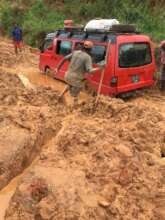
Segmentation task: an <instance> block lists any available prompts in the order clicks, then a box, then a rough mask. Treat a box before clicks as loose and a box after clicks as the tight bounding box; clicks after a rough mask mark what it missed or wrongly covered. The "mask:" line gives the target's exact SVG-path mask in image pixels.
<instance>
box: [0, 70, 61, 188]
mask: <svg viewBox="0 0 165 220" xmlns="http://www.w3.org/2000/svg"><path fill="white" fill-rule="evenodd" d="M55 97H57V93H56V92H53V91H52V90H50V89H46V88H38V89H37V90H27V89H25V88H24V86H23V84H22V82H21V81H20V79H19V78H18V76H17V75H12V74H7V73H5V74H4V73H0V112H1V113H0V127H1V129H0V150H1V154H0V189H1V188H2V187H4V186H5V185H6V184H7V183H8V182H9V180H11V178H13V177H14V176H16V175H18V174H19V173H20V172H21V171H22V170H23V169H24V168H25V167H26V166H27V165H28V164H29V163H30V162H31V161H32V160H33V159H34V157H35V156H36V155H37V153H38V152H39V151H40V149H41V147H42V145H43V144H44V143H45V142H46V141H47V140H48V139H49V138H51V137H53V136H55V135H56V133H57V131H58V130H59V129H60V127H61V119H60V117H62V115H63V107H60V105H58V104H57V101H56V98H55ZM58 106H59V107H58ZM59 111H60V112H61V116H60V115H59V113H58V117H57V112H59Z"/></svg>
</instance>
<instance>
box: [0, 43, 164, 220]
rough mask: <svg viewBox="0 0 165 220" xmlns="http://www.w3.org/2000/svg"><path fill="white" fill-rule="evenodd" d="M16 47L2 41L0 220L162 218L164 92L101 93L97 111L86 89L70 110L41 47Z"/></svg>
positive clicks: (143, 219)
mask: <svg viewBox="0 0 165 220" xmlns="http://www.w3.org/2000/svg"><path fill="white" fill-rule="evenodd" d="M13 51H14V50H13V46H12V44H11V42H10V41H8V40H4V39H3V40H1V43H0V109H1V111H0V126H1V129H0V150H1V154H0V189H1V191H0V201H3V202H0V220H5V219H7V220H17V219H18V220H37V219H38V220H63V219H77V220H89V219H90V220H94V219H96V220H101V219H103V220H104V219H105V220H106V219H107V220H110V219H115V220H120V219H123V220H137V219H138V220H163V219H164V216H165V212H164V210H165V159H164V155H165V96H163V95H162V94H160V92H159V91H158V90H157V89H150V90H147V91H145V93H144V95H143V96H139V97H136V98H132V99H129V100H125V101H123V100H120V99H110V98H107V97H101V99H100V100H99V103H98V106H97V109H95V110H94V109H93V103H94V100H93V98H92V97H90V95H88V94H86V93H82V94H81V97H80V105H79V107H78V109H77V110H75V111H70V110H69V108H68V107H67V105H69V104H70V97H69V96H68V95H66V97H65V98H66V101H67V105H65V104H63V103H59V102H58V101H57V97H58V94H59V93H60V91H62V90H63V88H64V86H65V84H64V83H62V82H60V81H57V80H54V79H52V78H51V77H49V76H46V75H43V74H41V73H40V72H39V70H38V52H37V51H35V50H34V49H32V48H30V47H27V46H26V47H25V49H24V51H23V53H22V54H20V55H19V56H17V57H16V56H15V55H14V52H13ZM20 75H21V78H20ZM22 76H23V77H22ZM24 77H27V78H24ZM22 79H23V80H22Z"/></svg>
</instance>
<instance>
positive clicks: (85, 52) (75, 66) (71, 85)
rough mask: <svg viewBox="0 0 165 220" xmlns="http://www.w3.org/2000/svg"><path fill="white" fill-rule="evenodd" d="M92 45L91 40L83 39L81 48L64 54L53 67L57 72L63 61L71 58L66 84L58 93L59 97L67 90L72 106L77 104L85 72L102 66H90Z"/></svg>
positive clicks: (91, 71) (93, 70)
mask: <svg viewBox="0 0 165 220" xmlns="http://www.w3.org/2000/svg"><path fill="white" fill-rule="evenodd" d="M92 47H93V43H92V42H91V41H85V42H84V44H83V46H82V49H81V50H80V49H79V50H76V51H74V52H73V53H71V54H69V55H67V56H65V57H64V59H63V60H62V61H61V62H60V63H59V64H58V66H57V67H56V69H55V74H57V73H58V71H59V70H60V68H61V67H62V65H63V64H64V62H65V61H66V60H71V62H70V65H69V68H68V71H67V72H66V74H65V81H66V83H67V84H68V85H67V87H66V88H65V90H64V91H63V92H62V94H61V95H60V98H61V97H62V96H63V95H64V93H65V92H67V91H68V90H69V92H70V95H71V96H72V97H73V107H75V106H77V104H78V96H79V93H80V91H81V89H82V87H83V81H84V80H85V78H84V75H85V73H93V72H95V71H97V70H100V69H101V68H103V67H104V65H102V66H101V67H98V68H93V67H92V58H91V56H90V51H91V49H92Z"/></svg>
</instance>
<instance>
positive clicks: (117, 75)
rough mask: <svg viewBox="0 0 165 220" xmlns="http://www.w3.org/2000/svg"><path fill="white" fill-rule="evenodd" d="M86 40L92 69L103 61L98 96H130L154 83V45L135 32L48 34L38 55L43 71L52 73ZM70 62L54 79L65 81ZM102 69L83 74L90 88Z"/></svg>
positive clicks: (72, 31)
mask: <svg viewBox="0 0 165 220" xmlns="http://www.w3.org/2000/svg"><path fill="white" fill-rule="evenodd" d="M85 40H90V41H92V42H93V44H94V47H93V48H92V51H91V57H92V61H93V66H94V67H95V66H97V65H98V63H99V62H101V61H103V60H105V59H106V66H105V73H104V78H103V83H102V87H101V93H102V94H105V95H108V96H117V95H124V94H131V93H133V92H136V91H137V90H140V89H143V88H146V87H150V86H152V85H153V84H154V80H153V75H154V72H155V69H156V64H155V57H154V50H153V44H152V42H151V40H150V38H149V37H148V36H145V35H142V34H139V33H137V32H135V31H132V30H131V31H130V29H129V31H126V30H125V31H120V29H117V30H116V28H115V31H113V30H111V31H106V32H104V31H101V32H100V31H97V30H96V31H95V30H92V31H87V30H86V31H84V30H80V29H74V30H73V29H71V28H69V29H63V30H58V31H56V32H55V33H52V34H48V35H47V36H46V38H45V42H44V45H43V50H42V52H41V54H40V63H39V68H40V70H41V71H42V72H47V70H51V71H52V72H53V70H54V69H55V68H56V66H57V65H58V63H59V62H60V61H61V60H62V59H63V58H64V56H66V55H68V54H69V53H72V52H73V51H74V50H77V48H78V45H82V44H83V42H84V41H85ZM68 65H69V61H67V62H65V64H64V65H63V66H62V68H61V70H60V71H59V73H58V74H57V75H54V77H55V78H57V79H60V80H64V75H65V72H66V71H67V69H68ZM100 77H101V70H100V71H97V72H95V73H94V74H85V78H86V79H87V81H88V83H89V85H90V87H91V88H93V90H94V91H97V90H98V86H99V82H100Z"/></svg>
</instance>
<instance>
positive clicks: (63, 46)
mask: <svg viewBox="0 0 165 220" xmlns="http://www.w3.org/2000/svg"><path fill="white" fill-rule="evenodd" d="M71 52H72V42H71V41H57V50H56V53H57V54H60V55H63V56H66V55H68V54H69V53H71Z"/></svg>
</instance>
